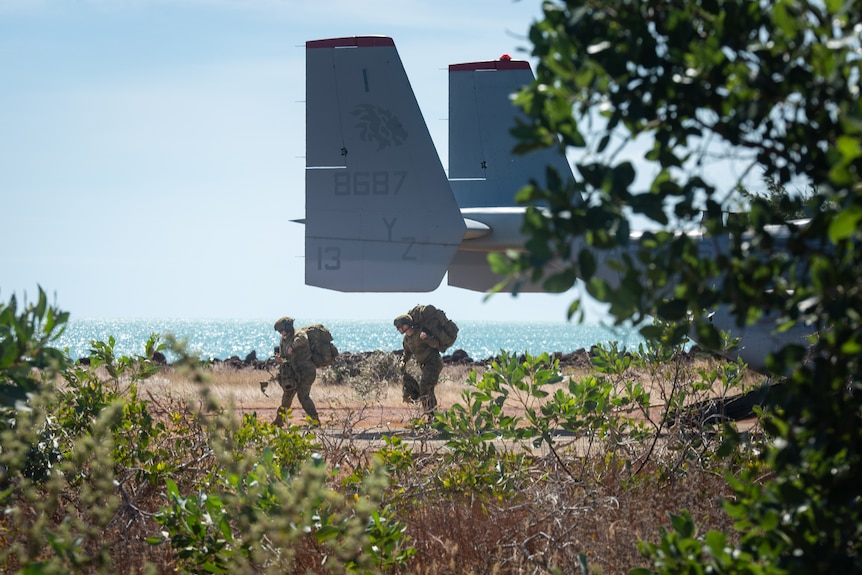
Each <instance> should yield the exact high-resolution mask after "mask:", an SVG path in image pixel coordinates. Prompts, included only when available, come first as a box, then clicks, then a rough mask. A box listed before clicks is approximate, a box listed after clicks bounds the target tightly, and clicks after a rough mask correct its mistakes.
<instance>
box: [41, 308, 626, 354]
mask: <svg viewBox="0 0 862 575" xmlns="http://www.w3.org/2000/svg"><path fill="white" fill-rule="evenodd" d="M273 323H274V322H273V321H270V320H201V319H88V318H83V319H71V320H70V321H69V323H68V325H67V327H66V331H65V333H64V334H63V335H62V336H61V337H60V338H59V339H58V340H57V341H56V342H55V343H54V345H55V346H56V347H58V348H60V349H68V353H69V356H70V357H71V358H73V359H78V358H81V357H86V356H88V355H90V353H89V350H90V341H91V340H96V341H105V342H107V341H108V338H109V337H110V336H113V337H114V339H115V345H114V352H115V353H116V354H117V355H128V356H134V355H143V354H144V346H145V344H146V342H147V339H148V338H149V336H150V334H153V333H156V334H159V335H160V336H165V335H167V334H172V335H173V336H175V337H176V338H178V339H180V340H184V341H185V342H186V346H187V349H188V351H190V352H192V353H194V354H195V355H197V356H198V357H200V358H201V359H228V358H230V357H233V356H236V357H239V358H240V359H244V358H245V357H246V356H247V355H248V354H249V353H251V352H252V351H254V352H256V354H257V357H258V358H259V359H265V358H267V357H270V356H271V355H272V352H273V348H274V347H275V346H276V345H278V340H279V335H278V334H277V333H276V332H275V330H274V329H273ZM313 323H322V324H324V325H325V326H326V327H328V328H329V330H330V331H331V332H332V335H333V338H334V340H335V341H334V343H335V345H336V347H338V349H339V351H342V352H353V353H357V352H365V351H375V350H381V351H393V350H396V349H401V337H402V336H401V335H400V334H399V333H398V332H397V331H396V330H395V327H394V326H393V325H392V322H391V321H363V320H357V321H351V320H325V319H315V318H297V319H296V326H297V327H302V326H305V325H310V324H313ZM458 327H459V328H460V331H459V333H458V340H457V341H456V342H455V345H453V346H452V347H451V348H450V349H449V350H448V351H447V353H452V352H453V351H455V350H457V349H463V350H464V351H466V352H467V355H469V356H470V357H471V358H472V359H474V360H482V359H486V358H489V357H494V356H496V355H497V354H499V352H500V351H501V350H504V351H507V352H511V353H518V354H520V353H523V352H529V353H530V354H540V353H542V352H546V351H547V352H555V351H560V352H563V353H569V352H572V351H576V350H578V349H582V348H583V349H589V348H590V347H591V346H593V345H595V344H598V343H609V342H617V343H618V345H619V346H620V347H623V348H626V349H636V348H637V346H638V344H640V343H642V342H643V339H642V338H641V336H640V335H639V334H638V333H637V332H635V331H633V330H631V329H625V328H617V329H611V328H609V327H606V326H603V325H580V324H577V323H566V322H502V321H459V322H458ZM168 360H169V361H170V360H171V357H170V354H168Z"/></svg>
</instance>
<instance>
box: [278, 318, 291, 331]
mask: <svg viewBox="0 0 862 575" xmlns="http://www.w3.org/2000/svg"><path fill="white" fill-rule="evenodd" d="M275 331H277V332H279V333H280V332H282V331H293V318H292V317H280V318H278V320H276V322H275Z"/></svg>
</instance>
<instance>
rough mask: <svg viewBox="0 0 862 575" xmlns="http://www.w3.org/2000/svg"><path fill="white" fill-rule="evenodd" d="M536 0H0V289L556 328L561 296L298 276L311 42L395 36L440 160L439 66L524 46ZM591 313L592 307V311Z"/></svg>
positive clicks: (184, 312)
mask: <svg viewBox="0 0 862 575" xmlns="http://www.w3.org/2000/svg"><path fill="white" fill-rule="evenodd" d="M539 7H540V2H537V1H523V2H511V1H508V0H497V1H485V0H480V1H476V0H471V1H470V2H463V1H462V0H457V1H448V0H446V1H441V0H433V1H424V0H416V1H404V0H391V1H389V0H378V1H371V2H368V1H363V2H356V1H355V0H320V1H315V2H287V1H276V0H78V1H75V2H70V1H69V0H0V70H2V73H0V104H2V105H0V194H2V198H3V199H2V205H3V209H2V212H0V213H2V215H0V245H2V246H3V249H2V250H0V301H4V302H7V301H8V300H9V297H10V296H11V295H12V294H13V293H14V294H16V295H17V297H18V298H19V301H20V300H23V299H24V298H25V297H26V298H28V299H30V300H32V299H33V298H34V297H35V294H36V292H37V286H38V285H41V286H42V287H43V288H44V289H45V290H46V291H47V292H48V294H49V295H50V296H51V298H52V301H54V302H55V303H57V304H58V305H59V306H60V307H61V308H62V309H64V310H67V311H70V312H71V313H72V315H73V317H104V318H109V317H128V318H147V317H152V318H170V317H181V318H245V319H249V318H273V317H278V316H280V315H285V314H289V315H294V316H297V317H319V318H346V319H377V318H380V317H387V318H388V317H394V316H395V315H397V314H399V313H401V312H402V311H404V310H405V309H407V308H409V307H411V306H412V305H414V304H415V303H434V304H436V305H438V306H439V307H442V308H443V309H446V310H447V312H449V314H450V316H451V317H454V318H463V319H475V320H482V319H513V320H557V321H563V320H564V319H565V310H566V308H567V306H568V304H569V303H570V301H571V299H572V296H573V294H571V293H570V294H566V295H564V296H552V295H539V294H526V295H522V296H519V297H517V298H512V297H510V296H508V295H497V296H494V297H493V298H492V299H491V300H490V301H488V302H485V301H484V299H483V297H484V296H483V294H479V293H474V292H469V291H464V290H459V289H455V288H449V287H446V286H443V287H441V288H439V289H438V290H437V291H435V292H432V293H428V294H342V293H337V292H332V291H328V290H321V289H318V288H312V287H307V286H305V285H304V284H303V260H302V255H303V239H302V238H303V229H302V226H301V225H298V224H293V223H290V222H289V220H290V219H293V218H300V217H303V215H304V158H303V156H304V139H305V116H304V114H305V108H304V104H303V100H304V97H305V78H304V74H305V50H304V44H305V42H306V41H307V40H312V39H319V38H328V37H336V36H351V35H364V34H382V35H387V36H392V37H393V38H394V39H395V41H396V44H397V46H398V50H399V53H400V54H401V57H402V60H403V61H404V65H405V68H406V70H407V73H408V75H409V77H410V79H411V82H412V84H413V88H414V90H415V92H416V95H417V99H418V101H419V104H420V106H421V108H422V109H423V112H424V114H425V117H426V122H427V123H428V126H429V129H430V130H431V132H432V137H433V138H434V140H435V143H436V144H437V147H438V151H439V152H441V159H442V161H443V164H444V167H445V166H446V162H447V158H446V156H445V150H446V147H447V141H446V137H447V125H446V116H447V113H448V111H447V89H448V83H447V67H448V65H449V64H452V63H458V62H469V61H476V60H489V59H494V58H497V57H499V56H500V55H501V54H503V53H509V54H511V55H512V56H513V57H515V58H526V57H527V56H528V54H527V53H526V52H524V50H525V49H526V48H527V47H528V42H527V41H526V33H527V30H528V27H529V24H530V22H531V21H533V20H534V19H536V18H537V17H539V16H540V14H541V12H540V8H539ZM595 317H598V316H595Z"/></svg>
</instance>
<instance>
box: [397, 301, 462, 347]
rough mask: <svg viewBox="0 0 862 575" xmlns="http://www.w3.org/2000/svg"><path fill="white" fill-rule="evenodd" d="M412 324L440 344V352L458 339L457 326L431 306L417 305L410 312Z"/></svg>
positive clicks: (440, 311) (444, 314)
mask: <svg viewBox="0 0 862 575" xmlns="http://www.w3.org/2000/svg"><path fill="white" fill-rule="evenodd" d="M409 313H410V317H412V318H413V324H414V325H417V326H419V328H420V329H424V330H426V331H428V332H430V333H431V335H433V336H434V337H436V338H437V341H439V342H440V351H441V352H442V351H446V350H447V349H449V348H450V347H451V346H452V344H453V343H455V340H456V339H458V325H457V324H456V323H455V322H454V321H452V320H451V319H449V318H448V317H446V312H444V311H443V310H442V309H437V308H436V307H434V306H433V305H417V306H416V307H414V308H413V309H411V310H410V312H409Z"/></svg>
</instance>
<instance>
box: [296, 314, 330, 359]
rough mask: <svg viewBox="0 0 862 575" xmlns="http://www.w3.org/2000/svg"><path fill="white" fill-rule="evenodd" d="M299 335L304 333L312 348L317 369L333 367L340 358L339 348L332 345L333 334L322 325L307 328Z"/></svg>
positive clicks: (300, 331) (312, 356)
mask: <svg viewBox="0 0 862 575" xmlns="http://www.w3.org/2000/svg"><path fill="white" fill-rule="evenodd" d="M297 333H298V334H299V333H304V334H305V336H306V337H307V338H308V345H309V347H310V348H311V362H312V363H313V364H314V365H315V367H326V366H328V365H332V362H334V361H335V358H336V357H338V348H336V347H335V344H333V343H332V334H331V333H329V330H328V329H326V328H325V327H323V326H322V325H320V324H314V325H309V326H306V327H304V328H302V329H300V330H299V331H297Z"/></svg>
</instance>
